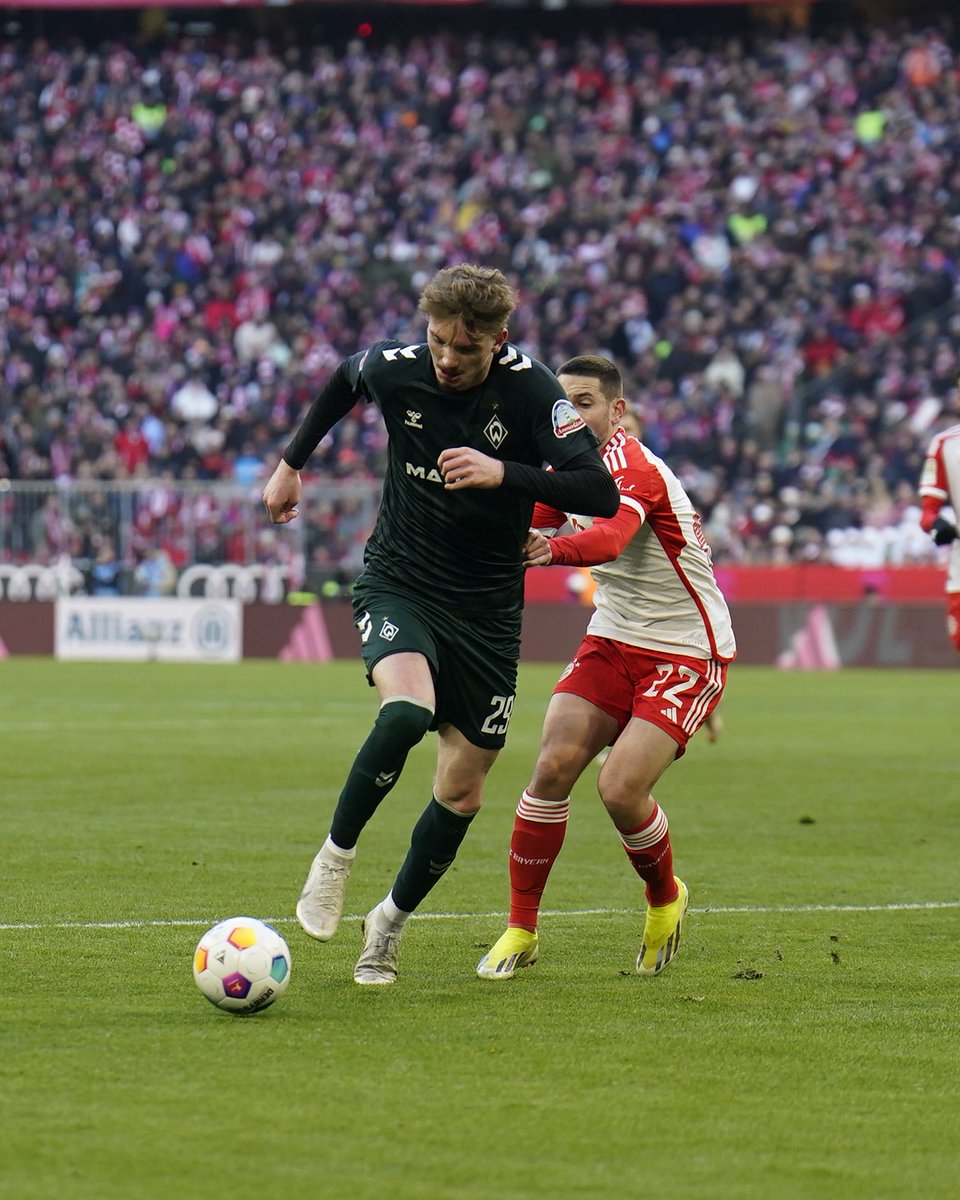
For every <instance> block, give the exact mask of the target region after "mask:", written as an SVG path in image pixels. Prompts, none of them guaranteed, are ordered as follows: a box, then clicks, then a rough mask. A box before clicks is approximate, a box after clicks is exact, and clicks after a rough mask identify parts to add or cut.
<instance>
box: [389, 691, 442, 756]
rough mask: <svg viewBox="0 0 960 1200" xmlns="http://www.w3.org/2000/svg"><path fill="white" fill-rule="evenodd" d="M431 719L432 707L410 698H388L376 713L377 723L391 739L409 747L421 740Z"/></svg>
mask: <svg viewBox="0 0 960 1200" xmlns="http://www.w3.org/2000/svg"><path fill="white" fill-rule="evenodd" d="M432 720H433V709H432V708H427V707H425V706H424V705H423V704H414V703H413V702H412V701H410V700H390V701H388V702H387V703H386V704H384V705H382V706H381V708H380V712H379V713H378V715H377V724H378V725H379V726H380V728H381V729H382V730H383V731H384V732H385V733H387V734H389V735H390V738H391V740H393V741H396V742H398V743H400V744H402V745H404V746H410V747H412V746H415V745H416V744H417V743H418V742H420V741H422V740H423V736H424V734H425V733H426V732H427V730H428V729H429V728H430V723H431V721H432Z"/></svg>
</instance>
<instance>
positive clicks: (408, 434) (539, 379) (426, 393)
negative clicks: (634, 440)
mask: <svg viewBox="0 0 960 1200" xmlns="http://www.w3.org/2000/svg"><path fill="white" fill-rule="evenodd" d="M344 366H345V373H346V376H347V378H348V379H349V381H350V384H351V386H352V387H353V389H354V391H355V392H356V393H357V394H358V395H360V396H363V397H365V398H366V399H368V400H372V401H373V402H374V403H376V404H377V405H378V406H379V408H380V410H381V412H382V413H383V419H384V422H385V424H386V428H387V435H388V437H389V452H388V465H387V474H386V479H385V480H384V488H383V498H382V501H381V505H380V513H379V516H378V518H377V524H376V527H375V529H374V531H373V533H372V534H371V536H370V539H369V541H368V543H367V549H366V553H365V557H364V563H365V567H364V577H367V576H368V575H372V576H375V577H376V578H377V579H378V580H383V581H384V582H386V583H389V584H393V585H395V586H398V587H401V588H403V589H404V590H408V591H410V592H413V593H415V594H421V595H424V596H426V597H428V598H429V599H430V600H432V601H433V602H434V603H437V604H441V605H443V606H444V607H447V606H456V608H457V609H458V610H460V611H473V612H477V611H479V612H486V613H491V610H492V609H493V608H503V606H506V607H507V608H508V609H515V610H516V611H517V612H519V609H520V607H521V605H522V603H523V565H522V546H523V542H524V538H525V537H526V533H527V530H528V528H529V524H530V516H531V513H532V511H533V501H532V500H531V499H529V498H528V497H526V496H523V495H521V494H520V493H518V492H516V491H513V490H511V489H510V488H508V487H500V488H493V489H481V488H468V489H465V490H463V491H457V492H448V491H445V490H444V486H443V478H442V476H441V474H440V471H439V469H438V467H437V458H438V457H439V455H440V452H441V451H442V450H446V449H449V448H450V447H454V446H469V447H472V448H474V449H476V450H479V451H481V452H482V453H484V454H487V455H489V456H490V457H492V458H498V459H501V460H503V461H511V462H518V463H524V464H526V465H528V466H533V467H541V466H543V465H544V464H545V463H549V464H551V465H552V466H554V467H562V466H563V465H564V463H566V462H568V461H569V460H570V459H572V458H574V457H576V455H578V454H582V453H583V452H584V451H585V450H590V449H592V448H594V447H596V445H597V439H596V438H595V437H594V435H593V434H592V433H591V432H590V430H589V429H588V428H587V427H586V426H585V425H584V423H583V421H582V420H581V418H580V416H579V414H578V413H577V411H576V409H575V408H574V407H573V405H572V404H571V403H570V401H569V400H568V399H567V398H566V396H565V395H564V393H563V389H562V388H561V387H560V385H559V383H558V382H557V379H556V376H555V375H554V374H553V372H552V371H550V370H549V369H548V368H547V367H545V366H544V365H543V363H540V362H538V361H537V360H536V359H533V358H530V357H529V356H528V355H526V354H524V353H522V351H520V350H518V349H517V348H516V347H515V346H512V345H510V344H509V343H508V344H505V345H504V346H503V347H502V348H501V350H500V351H499V352H498V353H497V355H496V357H495V358H494V361H493V365H492V367H491V369H490V373H489V375H488V376H487V378H486V379H485V380H484V382H483V383H482V384H480V385H479V386H477V387H475V388H471V389H470V390H468V391H463V392H455V391H450V390H449V389H443V388H441V387H439V386H438V384H437V382H436V378H435V375H434V371H433V365H432V363H431V360H430V354H429V351H428V349H427V346H426V344H425V343H424V344H420V345H413V346H405V345H404V344H403V343H402V342H396V341H383V342H377V343H375V344H374V345H373V346H371V347H370V348H369V349H368V350H366V351H365V352H363V353H361V354H356V355H354V356H353V357H352V358H349V359H347V360H346V363H345V364H344Z"/></svg>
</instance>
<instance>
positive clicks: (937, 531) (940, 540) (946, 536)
mask: <svg viewBox="0 0 960 1200" xmlns="http://www.w3.org/2000/svg"><path fill="white" fill-rule="evenodd" d="M930 536H931V537H932V538H933V540H934V541H935V542H936V544H937V545H938V546H948V545H949V544H950V543H951V542H952V541H953V540H954V539H955V538H957V537H958V536H960V534H958V532H957V527H956V525H954V524H952V523H951V522H950V521H948V520H947V519H946V518H945V517H937V519H936V520H935V521H934V523H933V524H932V525H931V526H930Z"/></svg>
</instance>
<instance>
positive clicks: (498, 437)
mask: <svg viewBox="0 0 960 1200" xmlns="http://www.w3.org/2000/svg"><path fill="white" fill-rule="evenodd" d="M483 432H484V433H485V434H486V435H487V440H488V441H489V442H490V444H491V445H492V446H493V448H494V450H499V449H500V447H501V446H502V445H503V442H504V439H505V438H506V436H507V430H506V428H505V427H504V425H503V422H502V421H501V420H500V418H499V417H496V416H494V417H491V418H490V421H489V423H488V424H487V427H486V429H485V430H484V431H483Z"/></svg>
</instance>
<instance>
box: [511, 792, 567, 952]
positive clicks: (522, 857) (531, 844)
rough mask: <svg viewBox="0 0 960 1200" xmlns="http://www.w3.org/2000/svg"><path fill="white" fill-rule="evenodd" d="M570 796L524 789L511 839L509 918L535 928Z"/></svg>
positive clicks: (516, 922)
mask: <svg viewBox="0 0 960 1200" xmlns="http://www.w3.org/2000/svg"><path fill="white" fill-rule="evenodd" d="M569 814H570V798H569V797H567V798H566V799H565V800H538V799H537V797H536V796H531V795H530V793H529V792H527V791H524V793H523V795H522V796H521V797H520V803H519V804H518V805H517V815H516V817H515V818H514V822H513V836H512V837H511V839H510V920H509V922H508V924H510V925H518V926H520V928H521V929H529V930H530V931H531V932H536V928H537V919H538V917H539V913H540V900H541V898H542V896H543V889H544V888H545V887H546V885H547V879H548V877H549V875H550V870H551V868H552V867H553V864H554V863H555V862H556V860H557V856H558V855H559V853H560V848H561V847H562V846H563V839H564V835H565V834H566V832H567V817H568V816H569Z"/></svg>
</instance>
